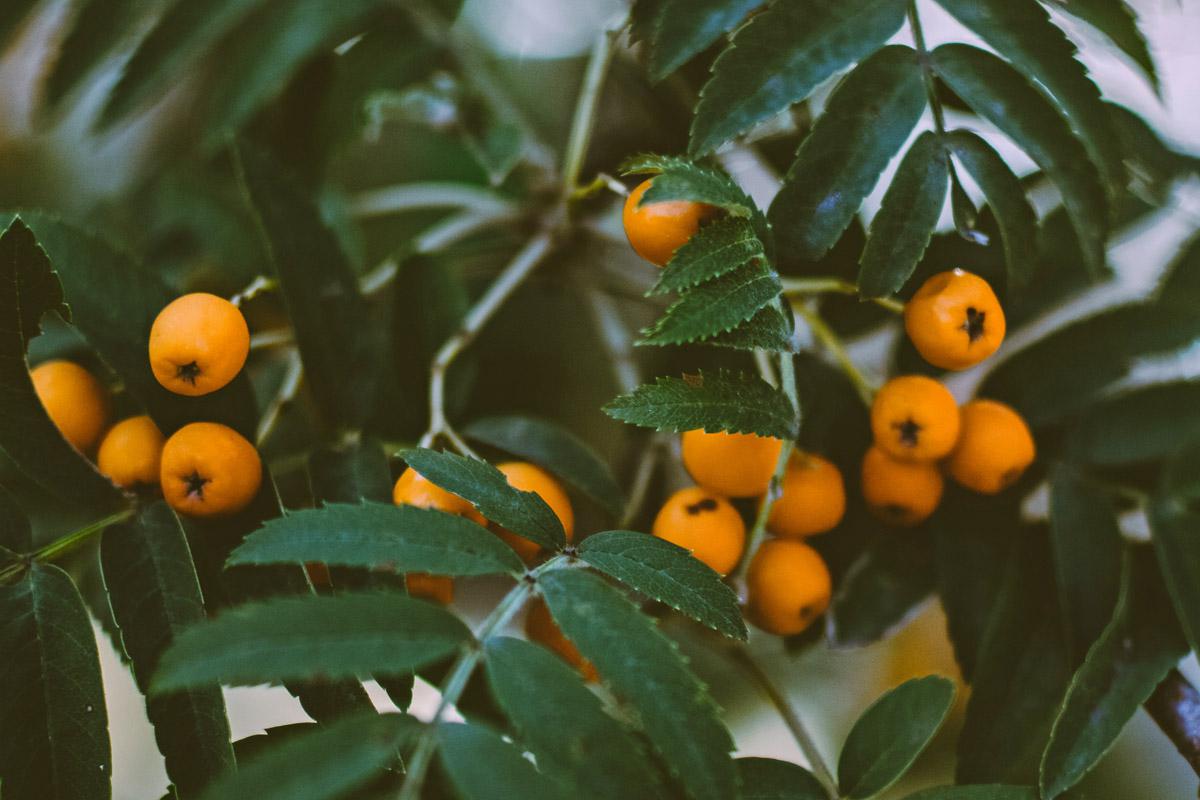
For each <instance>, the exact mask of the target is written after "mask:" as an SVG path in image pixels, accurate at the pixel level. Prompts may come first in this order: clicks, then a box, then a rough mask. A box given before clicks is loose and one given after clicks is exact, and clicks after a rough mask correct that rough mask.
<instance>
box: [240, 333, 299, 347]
mask: <svg viewBox="0 0 1200 800" xmlns="http://www.w3.org/2000/svg"><path fill="white" fill-rule="evenodd" d="M295 341H296V338H295V336H293V335H292V329H291V328H276V329H274V330H270V331H261V332H259V333H255V334H253V335H251V337H250V350H251V351H255V350H267V349H269V348H272V347H279V346H280V345H286V344H292V343H293V342H295Z"/></svg>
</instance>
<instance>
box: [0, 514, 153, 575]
mask: <svg viewBox="0 0 1200 800" xmlns="http://www.w3.org/2000/svg"><path fill="white" fill-rule="evenodd" d="M133 515H134V509H132V508H124V509H121V510H120V511H115V512H113V513H112V514H109V515H108V516H107V517H104V518H103V519H99V520H96V521H95V522H89V523H88V524H87V525H84V526H83V527H82V528H76V529H75V530H73V531H71V532H70V533H68V534H66V535H64V536H61V537H59V538H58V539H55V540H54V541H52V542H48V543H47V544H44V545H42V546H41V547H39V548H38V549H37V550H34V551H33V552H32V553H30V554H29V555H27V556H25V557H24V558H22V560H21V561H19V562H17V563H15V564H9V565H8V566H6V567H4V568H3V569H0V583H3V582H4V581H6V580H8V579H9V578H12V577H13V576H15V575H19V574H20V573H21V572H22V571H23V570H24V569H25V568H26V566H27V565H28V563H29V562H33V561H37V562H45V561H53V560H54V559H56V558H59V557H60V556H64V555H66V554H67V553H70V552H72V551H74V550H76V549H77V548H78V547H79V546H80V545H82V544H83V543H84V542H86V541H87V540H88V539H90V538H91V537H92V536H94V535H96V534H97V533H100V532H101V531H103V530H104V529H105V528H108V527H110V526H112V525H116V524H117V523H120V522H124V521H125V520H127V519H129V518H130V517H132V516H133Z"/></svg>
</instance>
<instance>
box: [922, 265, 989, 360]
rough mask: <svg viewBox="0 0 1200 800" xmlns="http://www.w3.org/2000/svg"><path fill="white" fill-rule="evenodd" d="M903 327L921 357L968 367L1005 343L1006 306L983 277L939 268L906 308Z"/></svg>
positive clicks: (959, 270) (958, 270)
mask: <svg viewBox="0 0 1200 800" xmlns="http://www.w3.org/2000/svg"><path fill="white" fill-rule="evenodd" d="M904 329H905V330H906V331H907V332H908V338H909V339H911V340H912V343H913V346H914V347H916V348H917V352H918V353H920V354H921V357H922V358H924V359H925V360H926V361H928V362H929V363H930V364H933V365H934V366H935V367H941V368H942V369H953V370H960V369H967V368H968V367H972V366H974V365H976V364H978V363H979V362H980V361H983V360H984V359H985V358H987V357H988V356H990V355H991V354H992V353H994V352H996V350H998V349H999V348H1000V344H1001V343H1002V342H1003V341H1004V333H1005V321H1004V309H1003V308H1001V307H1000V301H999V299H997V297H996V293H995V292H994V291H992V287H991V285H990V284H988V282H987V281H985V280H984V279H983V278H981V277H979V276H978V275H974V274H972V273H970V272H965V271H963V270H961V269H955V270H950V271H948V272H939V273H938V274H937V275H934V276H933V277H931V278H930V279H929V280H927V281H925V283H924V284H922V285H921V288H920V289H918V290H917V293H916V294H914V295H913V297H912V299H911V300H909V301H908V303H906V304H905V306H904Z"/></svg>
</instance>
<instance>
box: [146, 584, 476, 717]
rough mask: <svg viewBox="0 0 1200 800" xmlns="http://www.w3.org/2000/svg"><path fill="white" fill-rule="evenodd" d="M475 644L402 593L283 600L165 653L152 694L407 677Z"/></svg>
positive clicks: (235, 614) (226, 618) (214, 625)
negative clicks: (307, 680) (318, 680)
mask: <svg viewBox="0 0 1200 800" xmlns="http://www.w3.org/2000/svg"><path fill="white" fill-rule="evenodd" d="M470 638H471V634H470V631H468V630H467V628H466V626H465V625H463V623H462V622H460V621H459V620H458V618H457V617H455V616H454V615H453V614H451V613H450V612H448V611H446V610H444V609H442V608H441V607H439V606H435V605H433V604H432V603H426V602H424V601H422V600H415V599H413V598H410V597H407V596H405V595H402V594H399V593H390V594H389V593H383V592H363V593H359V594H340V595H335V596H309V597H280V598H277V599H273V600H265V601H262V602H256V603H247V604H245V605H242V606H239V607H237V608H234V609H230V610H229V611H225V612H223V613H222V614H220V615H219V616H218V617H216V618H215V619H213V620H212V621H210V622H204V623H201V624H199V625H193V626H192V627H190V628H188V629H187V630H185V631H184V632H183V633H181V634H180V635H179V636H177V637H176V638H175V641H174V642H173V643H172V645H171V647H170V648H169V649H168V650H167V651H166V653H164V654H163V657H162V661H161V662H160V664H159V668H158V671H157V672H156V673H155V675H154V678H153V680H152V681H151V685H150V690H151V692H153V693H156V694H159V693H165V692H169V691H172V690H175V689H184V688H187V687H190V686H204V685H206V684H210V683H216V682H220V683H222V684H225V685H227V686H253V685H255V684H259V683H279V682H282V681H285V680H291V679H295V680H304V679H305V678H312V677H315V676H318V675H319V676H322V677H323V678H354V677H358V676H366V675H402V674H404V673H405V672H406V671H408V670H409V669H412V668H414V667H419V666H422V665H424V664H431V663H433V662H435V661H437V660H438V659H440V658H442V657H444V656H447V655H449V654H451V653H453V652H454V651H455V650H456V649H457V648H458V647H459V646H460V645H462V644H463V643H464V642H467V641H470Z"/></svg>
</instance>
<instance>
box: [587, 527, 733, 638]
mask: <svg viewBox="0 0 1200 800" xmlns="http://www.w3.org/2000/svg"><path fill="white" fill-rule="evenodd" d="M578 555H579V558H581V559H583V560H584V561H586V562H587V563H589V564H591V565H592V566H593V567H595V568H596V569H598V570H600V571H601V572H604V573H607V574H608V575H611V576H612V577H614V578H616V579H617V580H619V581H621V582H622V583H624V584H625V585H626V586H629V587H630V588H631V589H635V590H636V591H639V592H641V593H642V594H644V595H647V596H648V597H652V598H654V599H655V600H657V601H659V602H660V603H666V604H667V605H669V606H670V607H671V608H673V609H675V610H676V611H678V612H680V613H681V614H685V615H687V616H689V617H691V618H692V619H694V620H696V621H697V622H699V623H701V624H703V625H707V626H708V627H710V628H712V629H713V630H715V631H719V632H720V633H723V634H725V635H726V636H728V637H730V638H732V639H740V640H742V641H745V639H746V623H745V622H743V621H742V612H741V610H740V609H739V608H738V601H737V595H736V594H734V592H733V589H731V588H729V586H728V585H727V584H725V582H724V581H722V580H721V576H720V575H718V574H717V573H716V572H713V571H712V569H710V568H709V567H708V565H706V564H705V563H704V562H702V561H699V560H697V559H696V558H694V557H692V555H691V554H690V553H689V552H688V551H687V550H684V549H683V548H682V547H677V546H675V545H673V544H671V543H670V542H668V541H666V540H665V539H659V538H658V537H657V536H651V535H649V534H646V533H637V532H635V531H606V532H604V533H597V534H593V535H592V536H589V537H588V538H586V539H584V540H583V543H582V544H580V545H579V550H578Z"/></svg>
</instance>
